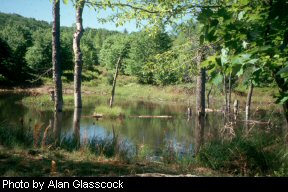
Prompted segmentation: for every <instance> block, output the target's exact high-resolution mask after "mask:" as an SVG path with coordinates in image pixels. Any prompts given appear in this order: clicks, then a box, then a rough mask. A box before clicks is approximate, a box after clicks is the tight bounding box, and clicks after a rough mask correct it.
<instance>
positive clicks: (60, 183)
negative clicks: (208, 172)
mask: <svg viewBox="0 0 288 192" xmlns="http://www.w3.org/2000/svg"><path fill="white" fill-rule="evenodd" d="M0 182H1V184H0V191H23V190H26V191H47V190H49V191H51V190H53V191H63V190H66V189H68V190H72V191H111V192H112V191H125V192H126V191H133V192H140V191H145V192H153V191H155V192H162V191H163V192H164V191H165V192H174V191H177V192H178V191H197V190H201V191H203V190H209V189H212V190H213V191H215V190H221V192H222V191H230V192H231V191H233V192H235V191H253V192H254V191H261V192H263V191H271V190H276V189H278V188H279V189H280V188H281V187H287V184H288V178H205V177H199V178H179V177H177V178H176V177H175V178H173V177H172V178H171V177H170V178H167V177H166V178H163V177H162V178H151V177H148V178H147V177H145V178H143V177H112V178H110V177H39V178H38V177H37V178H33V177H2V178H0Z"/></svg>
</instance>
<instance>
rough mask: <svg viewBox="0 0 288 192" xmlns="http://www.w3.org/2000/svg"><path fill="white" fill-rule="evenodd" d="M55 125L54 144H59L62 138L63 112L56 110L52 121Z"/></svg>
mask: <svg viewBox="0 0 288 192" xmlns="http://www.w3.org/2000/svg"><path fill="white" fill-rule="evenodd" d="M52 122H53V123H52V125H53V129H52V130H53V136H54V145H55V146H59V145H60V140H61V129H62V112H58V111H55V112H54V119H53V121H52Z"/></svg>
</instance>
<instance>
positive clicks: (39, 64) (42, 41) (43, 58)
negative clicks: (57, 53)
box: [25, 29, 52, 74]
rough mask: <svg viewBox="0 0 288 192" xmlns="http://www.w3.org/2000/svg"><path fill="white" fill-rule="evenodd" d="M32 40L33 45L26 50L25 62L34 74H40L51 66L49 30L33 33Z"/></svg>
mask: <svg viewBox="0 0 288 192" xmlns="http://www.w3.org/2000/svg"><path fill="white" fill-rule="evenodd" d="M32 39H33V45H32V46H31V47H29V48H28V49H27V52H26V54H25V60H26V62H27V65H28V66H29V67H30V68H31V69H32V70H33V71H34V73H35V74H42V73H45V72H46V71H48V70H50V69H51V66H52V58H51V55H52V51H51V50H52V41H51V29H50V30H49V29H39V30H37V31H35V32H34V33H33V34H32ZM50 74H51V73H50Z"/></svg>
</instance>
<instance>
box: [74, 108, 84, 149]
mask: <svg viewBox="0 0 288 192" xmlns="http://www.w3.org/2000/svg"><path fill="white" fill-rule="evenodd" d="M81 112H82V109H80V108H75V109H74V115H73V139H74V141H75V145H76V146H75V147H76V148H78V147H80V118H81Z"/></svg>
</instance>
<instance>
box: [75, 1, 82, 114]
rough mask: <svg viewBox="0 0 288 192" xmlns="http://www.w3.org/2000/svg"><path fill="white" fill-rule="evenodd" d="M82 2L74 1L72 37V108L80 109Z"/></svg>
mask: <svg viewBox="0 0 288 192" xmlns="http://www.w3.org/2000/svg"><path fill="white" fill-rule="evenodd" d="M84 4H85V1H84V0H78V1H76V31H75V33H74V36H73V51H74V61H75V64H74V107H75V108H82V99H81V76H82V64H83V61H82V52H81V49H80V40H81V37H82V35H83V31H84V30H83V24H82V13H83V9H84Z"/></svg>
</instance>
